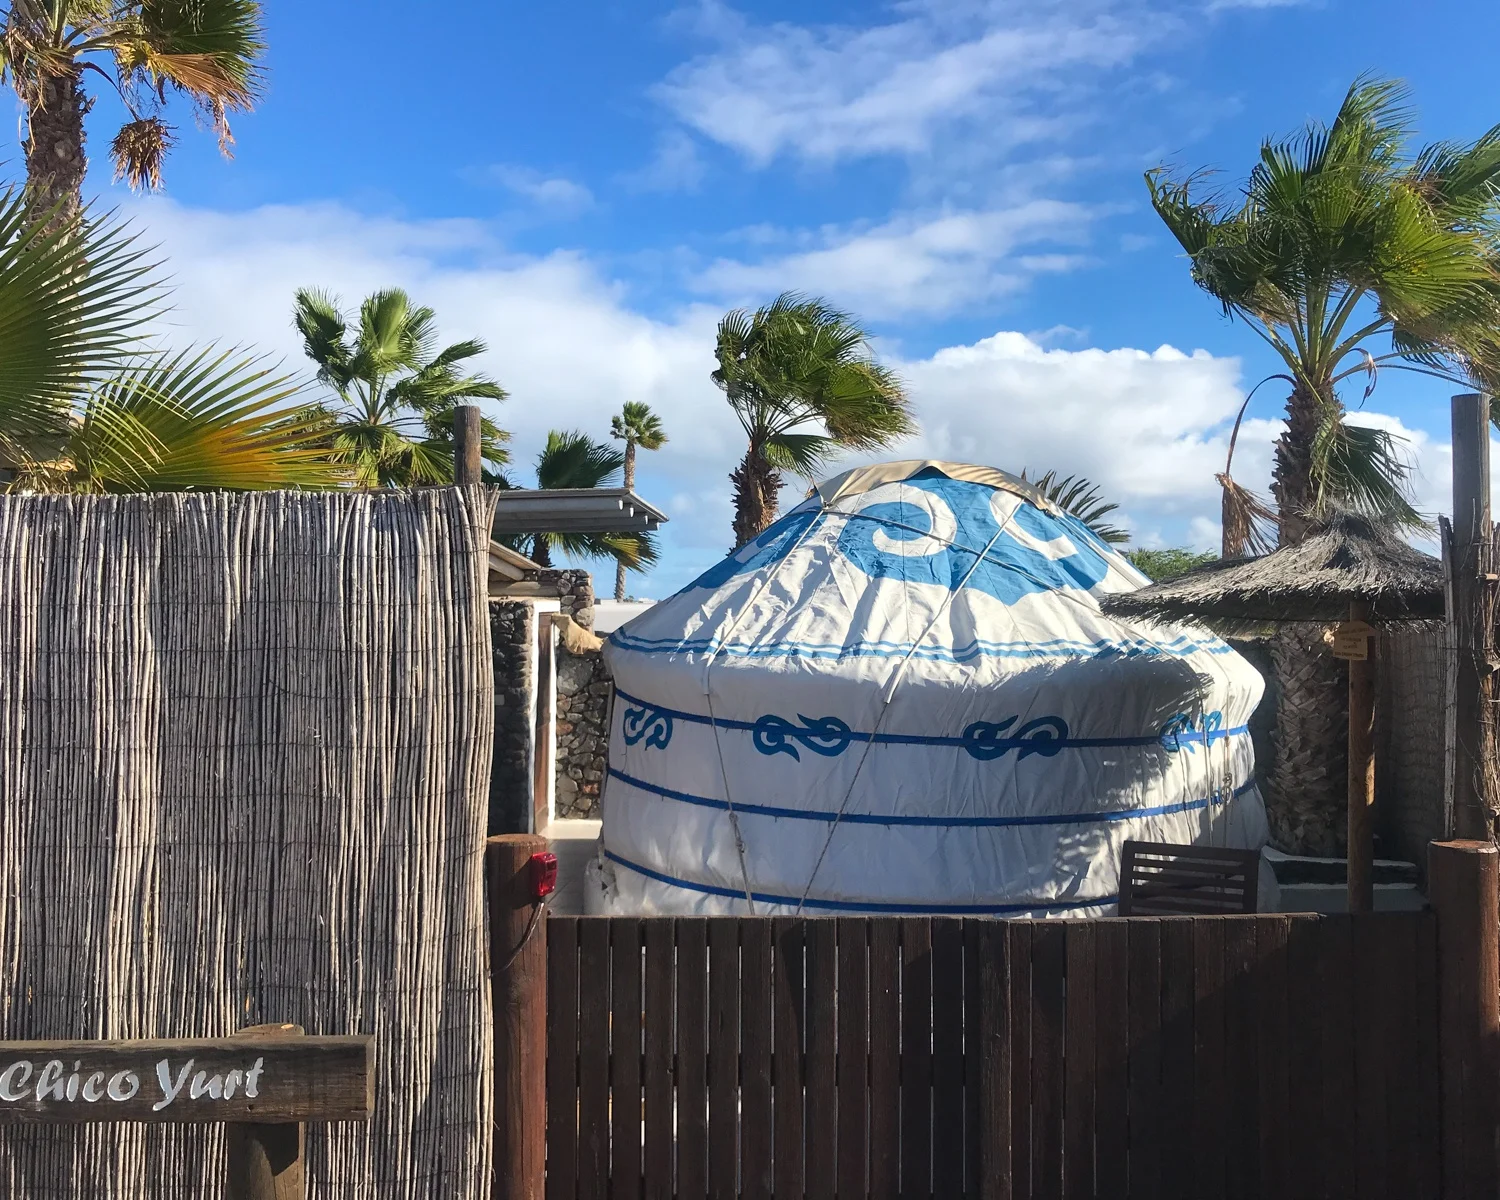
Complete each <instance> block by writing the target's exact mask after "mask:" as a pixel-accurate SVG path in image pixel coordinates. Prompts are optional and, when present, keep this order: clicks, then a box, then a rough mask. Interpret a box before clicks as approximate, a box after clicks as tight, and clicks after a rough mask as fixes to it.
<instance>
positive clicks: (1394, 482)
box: [1146, 78, 1500, 544]
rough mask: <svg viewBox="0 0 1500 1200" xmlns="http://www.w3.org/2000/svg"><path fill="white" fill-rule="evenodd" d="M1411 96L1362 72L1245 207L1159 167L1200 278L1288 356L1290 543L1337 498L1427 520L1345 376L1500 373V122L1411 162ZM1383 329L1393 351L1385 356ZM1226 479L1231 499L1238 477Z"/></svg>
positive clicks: (1179, 234)
mask: <svg viewBox="0 0 1500 1200" xmlns="http://www.w3.org/2000/svg"><path fill="white" fill-rule="evenodd" d="M1406 96H1407V93H1406V90H1405V89H1404V87H1402V86H1401V85H1400V84H1397V83H1394V82H1391V81H1388V80H1377V79H1370V78H1361V79H1359V80H1356V81H1355V83H1354V85H1353V86H1352V87H1351V88H1350V89H1349V92H1348V94H1347V95H1346V96H1345V98H1344V102H1343V104H1342V105H1341V106H1340V108H1339V111H1338V114H1337V116H1335V118H1334V120H1333V122H1332V124H1330V125H1322V124H1313V125H1310V126H1309V127H1308V128H1307V129H1306V130H1304V131H1303V132H1302V133H1300V134H1297V135H1295V136H1293V137H1291V138H1287V139H1284V140H1282V141H1277V142H1270V141H1268V142H1266V143H1265V144H1264V145H1263V146H1262V147H1261V153H1260V161H1259V162H1258V163H1256V165H1255V167H1254V168H1253V169H1252V170H1251V172H1250V178H1249V182H1248V183H1247V185H1246V186H1245V189H1244V195H1243V196H1242V197H1236V198H1234V199H1233V200H1232V201H1231V200H1229V199H1227V198H1225V197H1223V196H1222V195H1214V194H1209V195H1207V196H1204V195H1202V194H1201V192H1202V184H1203V179H1204V173H1202V172H1199V173H1197V174H1194V175H1190V176H1187V177H1185V178H1178V179H1173V178H1170V177H1169V176H1168V175H1167V174H1166V173H1165V172H1164V171H1163V170H1162V169H1160V168H1158V169H1156V170H1154V171H1150V172H1148V173H1147V175H1146V183H1147V186H1148V188H1149V189H1150V192H1151V201H1152V204H1153V205H1154V207H1155V209H1156V211H1157V213H1158V214H1159V215H1160V217H1161V218H1162V220H1163V221H1164V222H1165V223H1166V225H1167V228H1168V229H1170V230H1171V231H1172V233H1173V235H1174V236H1175V237H1176V238H1177V240H1178V242H1179V243H1181V245H1182V247H1183V249H1184V250H1186V251H1187V255H1188V259H1189V262H1190V264H1191V268H1192V274H1193V281H1194V282H1195V283H1197V284H1198V286H1199V287H1201V288H1203V289H1204V291H1206V292H1208V293H1209V295H1211V296H1213V297H1214V299H1216V300H1218V301H1219V303H1220V304H1221V305H1222V306H1223V309H1224V311H1225V313H1226V314H1228V315H1229V316H1231V317H1239V318H1241V319H1243V320H1244V321H1245V322H1246V323H1247V324H1248V325H1249V326H1250V328H1251V329H1252V330H1254V331H1255V332H1256V333H1257V334H1258V335H1259V336H1260V337H1261V338H1262V339H1263V340H1264V341H1265V342H1266V343H1267V344H1268V345H1269V346H1270V347H1271V349H1272V350H1273V351H1274V352H1275V353H1276V354H1277V356H1278V357H1279V358H1280V359H1281V361H1282V363H1283V364H1284V365H1285V368H1286V370H1285V373H1284V374H1282V373H1279V374H1278V375H1276V376H1273V378H1279V379H1282V380H1284V381H1285V382H1286V384H1287V385H1288V386H1289V388H1290V395H1289V396H1288V398H1287V404H1286V421H1287V425H1286V432H1285V433H1284V434H1283V435H1282V436H1281V439H1280V440H1279V441H1278V443H1277V446H1276V465H1275V472H1274V483H1273V487H1272V493H1273V495H1274V497H1275V501H1276V520H1277V525H1278V532H1279V536H1280V540H1281V542H1282V543H1283V544H1292V543H1296V542H1298V541H1300V540H1301V539H1302V537H1303V536H1304V535H1305V533H1306V531H1307V529H1308V523H1309V520H1310V519H1311V518H1313V517H1314V516H1316V514H1317V513H1318V511H1319V510H1320V509H1321V508H1322V507H1323V506H1324V505H1326V504H1327V503H1329V502H1337V503H1341V504H1344V505H1347V506H1350V507H1355V508H1358V509H1362V510H1364V511H1367V512H1371V513H1374V514H1377V515H1381V516H1384V517H1387V518H1389V519H1392V520H1395V521H1396V522H1398V523H1405V524H1415V523H1417V521H1418V518H1417V515H1416V514H1415V513H1414V512H1413V511H1412V508H1411V505H1410V503H1409V502H1408V501H1407V498H1406V479H1407V474H1408V466H1407V464H1406V462H1405V461H1404V459H1403V457H1402V455H1401V453H1400V450H1399V447H1398V446H1397V445H1396V444H1395V442H1394V441H1393V439H1392V438H1391V437H1390V435H1389V434H1387V433H1385V432H1383V431H1379V430H1373V429H1369V428H1365V427H1361V426H1356V425H1350V424H1349V423H1348V422H1347V421H1346V420H1345V409H1344V405H1343V402H1342V399H1341V398H1340V395H1339V387H1340V385H1341V384H1343V383H1344V382H1345V381H1347V380H1348V379H1350V378H1351V377H1352V376H1355V375H1359V374H1364V375H1365V376H1366V377H1367V379H1368V381H1369V386H1373V384H1374V381H1375V379H1376V377H1377V376H1376V373H1377V371H1378V370H1380V369H1381V368H1387V369H1395V370H1414V371H1419V372H1422V373H1425V374H1428V375H1434V376H1437V377H1438V378H1441V379H1445V380H1448V381H1451V382H1457V383H1466V382H1477V383H1479V384H1480V385H1481V387H1483V388H1484V390H1487V391H1493V390H1494V387H1493V385H1494V382H1495V381H1496V378H1497V376H1500V355H1497V353H1496V341H1495V331H1496V329H1497V327H1500V270H1497V267H1500V257H1497V248H1500V207H1497V203H1496V202H1497V198H1500V127H1497V128H1495V129H1492V130H1490V131H1489V132H1488V133H1486V134H1485V135H1484V136H1482V137H1481V138H1479V139H1478V140H1477V141H1475V142H1473V143H1472V144H1469V145H1457V144H1452V143H1439V144H1436V145H1433V146H1428V147H1426V148H1425V149H1422V150H1420V151H1418V152H1416V153H1415V154H1412V153H1409V151H1408V143H1409V142H1410V139H1411V131H1410V129H1409V127H1408V126H1409V121H1410V116H1409V113H1408V111H1407V109H1406V108H1405V101H1406ZM1380 338H1388V339H1389V349H1387V350H1380V348H1379V347H1378V346H1377V347H1376V349H1375V350H1372V349H1371V347H1372V346H1373V345H1374V344H1375V342H1376V340H1377V339H1380ZM1376 350H1379V352H1376ZM1369 386H1367V388H1366V393H1365V394H1366V395H1368V394H1369ZM1224 486H1225V489H1226V502H1227V501H1228V500H1229V499H1230V498H1231V497H1230V495H1229V493H1230V490H1231V488H1232V487H1233V486H1234V485H1233V483H1232V480H1228V472H1227V471H1226V473H1225V482H1224ZM1247 495H1248V493H1247ZM1235 499H1236V500H1237V502H1238V500H1239V499H1240V498H1239V497H1235Z"/></svg>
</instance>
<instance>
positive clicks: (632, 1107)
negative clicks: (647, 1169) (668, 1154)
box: [609, 917, 643, 1200]
mask: <svg viewBox="0 0 1500 1200" xmlns="http://www.w3.org/2000/svg"><path fill="white" fill-rule="evenodd" d="M609 941H610V947H609V949H610V969H611V972H612V978H611V979H610V988H609V1009H610V1021H609V1033H610V1049H609V1065H610V1087H609V1115H610V1138H609V1150H610V1165H609V1178H610V1196H611V1198H612V1200H637V1197H639V1196H640V1194H641V1026H642V1024H643V1022H642V1020H641V1016H642V1013H641V922H640V919H639V918H638V917H615V918H612V919H611V921H610V939H609Z"/></svg>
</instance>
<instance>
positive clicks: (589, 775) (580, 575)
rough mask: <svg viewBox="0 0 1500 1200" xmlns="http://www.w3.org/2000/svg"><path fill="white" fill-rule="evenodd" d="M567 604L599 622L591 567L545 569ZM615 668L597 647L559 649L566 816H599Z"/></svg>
mask: <svg viewBox="0 0 1500 1200" xmlns="http://www.w3.org/2000/svg"><path fill="white" fill-rule="evenodd" d="M541 582H543V583H547V584H550V585H552V586H555V587H556V588H557V589H558V592H559V593H560V600H561V608H562V611H563V612H564V613H566V614H567V615H568V616H570V617H572V618H573V620H574V621H576V622H577V623H578V624H579V625H581V626H582V627H583V628H585V629H590V630H592V629H593V627H594V583H593V579H592V578H591V577H590V575H589V574H588V572H587V571H543V572H542V574H541ZM609 694H610V679H609V672H608V671H607V670H606V669H605V667H604V656H603V655H602V654H601V653H600V652H599V651H597V650H595V651H590V652H589V653H587V654H572V653H570V652H569V651H567V650H565V649H563V648H562V647H561V646H559V647H558V649H557V804H556V813H555V815H556V816H557V817H558V818H559V819H560V820H569V819H573V818H585V819H597V818H598V816H599V789H600V787H601V785H602V784H603V782H604V770H605V765H606V761H607V758H608V754H609Z"/></svg>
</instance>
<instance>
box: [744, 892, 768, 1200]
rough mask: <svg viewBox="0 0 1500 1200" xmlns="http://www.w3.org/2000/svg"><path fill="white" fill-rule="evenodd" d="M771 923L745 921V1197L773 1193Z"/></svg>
mask: <svg viewBox="0 0 1500 1200" xmlns="http://www.w3.org/2000/svg"><path fill="white" fill-rule="evenodd" d="M771 1004H772V1000H771V923H770V922H769V921H767V920H765V919H764V918H763V917H746V918H745V919H743V920H742V921H741V922H740V1029H741V1035H740V1037H741V1045H740V1058H741V1062H742V1067H741V1074H742V1076H743V1078H742V1081H741V1083H740V1179H741V1184H740V1186H741V1189H742V1190H741V1195H743V1196H744V1198H745V1200H770V1197H771V1112H772V1110H771Z"/></svg>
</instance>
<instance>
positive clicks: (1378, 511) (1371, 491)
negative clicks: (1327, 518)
mask: <svg viewBox="0 0 1500 1200" xmlns="http://www.w3.org/2000/svg"><path fill="white" fill-rule="evenodd" d="M1312 459H1313V465H1312V478H1313V481H1314V485H1315V488H1316V502H1317V505H1318V511H1317V512H1314V513H1309V514H1307V515H1308V516H1310V517H1319V516H1322V515H1324V514H1325V513H1326V512H1327V511H1329V510H1330V509H1332V508H1336V507H1343V508H1349V509H1353V510H1354V511H1356V512H1360V513H1363V514H1365V515H1366V516H1369V517H1373V518H1376V519H1377V520H1380V521H1382V522H1386V523H1389V524H1391V525H1394V526H1396V527H1397V528H1402V529H1424V528H1426V524H1427V523H1426V521H1425V520H1423V518H1422V516H1421V514H1420V513H1418V512H1417V510H1416V509H1415V508H1413V507H1412V504H1411V500H1410V499H1409V495H1408V493H1409V480H1410V478H1411V471H1412V467H1411V462H1410V460H1409V459H1408V458H1407V456H1406V454H1405V453H1404V451H1403V449H1402V439H1400V438H1397V437H1395V436H1394V435H1393V434H1391V433H1390V432H1388V431H1387V430H1384V429H1376V428H1373V427H1372V426H1368V425H1351V424H1349V423H1348V422H1347V421H1345V420H1343V418H1342V414H1340V413H1338V412H1337V411H1334V410H1333V409H1331V408H1330V409H1329V410H1328V411H1327V412H1325V414H1324V419H1323V422H1322V424H1321V425H1320V427H1319V428H1318V432H1317V436H1316V437H1315V438H1314V440H1313V447H1312Z"/></svg>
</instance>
